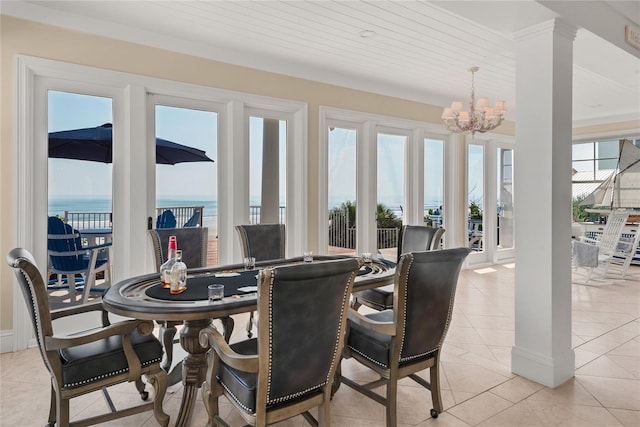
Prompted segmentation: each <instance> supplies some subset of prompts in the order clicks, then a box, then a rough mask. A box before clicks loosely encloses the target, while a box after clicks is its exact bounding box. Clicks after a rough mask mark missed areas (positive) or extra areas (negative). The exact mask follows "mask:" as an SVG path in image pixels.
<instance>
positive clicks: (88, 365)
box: [7, 248, 169, 427]
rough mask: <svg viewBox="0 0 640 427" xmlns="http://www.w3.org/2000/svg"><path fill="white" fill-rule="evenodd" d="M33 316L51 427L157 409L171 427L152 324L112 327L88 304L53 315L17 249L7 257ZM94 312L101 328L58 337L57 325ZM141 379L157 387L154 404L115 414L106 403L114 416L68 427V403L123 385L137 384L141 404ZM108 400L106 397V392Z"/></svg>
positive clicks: (34, 271) (31, 264) (39, 281)
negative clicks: (46, 384) (47, 377)
mask: <svg viewBox="0 0 640 427" xmlns="http://www.w3.org/2000/svg"><path fill="white" fill-rule="evenodd" d="M7 263H8V264H9V266H10V267H11V268H12V269H13V271H14V273H15V275H16V277H17V279H18V284H19V287H20V290H21V291H22V294H23V296H24V300H25V302H26V305H27V309H28V311H29V314H30V317H31V320H32V324H33V329H34V333H35V337H36V340H37V342H38V346H39V347H40V354H41V355H42V359H43V361H44V364H45V366H46V368H47V370H48V371H49V374H50V375H51V407H50V410H49V419H48V423H47V427H54V425H55V426H57V427H68V426H73V425H93V424H98V423H103V422H106V421H109V420H113V419H117V418H121V417H125V416H129V415H133V414H138V413H141V412H145V411H148V410H151V409H153V413H154V416H155V418H156V420H157V422H158V424H160V425H161V426H167V425H168V424H169V416H168V415H167V414H166V413H165V412H164V411H163V409H162V400H163V398H164V395H165V392H166V389H167V374H166V373H165V372H164V371H163V370H162V368H161V367H160V361H161V360H162V346H161V345H160V342H158V340H157V339H156V338H155V337H154V336H153V335H152V334H151V332H152V330H153V323H152V322H149V321H141V320H127V321H122V322H118V323H114V324H109V321H108V316H107V314H108V313H107V312H106V311H104V310H103V309H102V303H101V302H97V303H90V304H84V305H80V306H75V307H69V308H64V309H60V310H54V311H50V309H49V300H48V297H47V289H46V286H45V283H44V280H43V278H42V275H41V274H40V272H39V271H38V267H37V266H36V264H35V261H34V259H33V256H32V255H31V254H30V253H29V252H28V251H27V250H25V249H22V248H16V249H13V250H12V251H11V252H9V254H8V255H7ZM91 311H98V312H102V323H103V326H102V327H101V328H94V329H89V330H87V331H83V332H80V333H74V334H71V335H65V336H61V335H55V334H54V330H53V323H52V321H53V320H56V319H60V318H62V317H66V316H73V315H77V314H81V313H88V312H91ZM142 375H145V376H146V377H147V379H148V381H149V382H150V383H151V384H152V385H153V389H154V392H155V393H154V395H155V397H154V401H153V402H149V403H143V404H141V405H138V406H135V407H131V408H126V409H121V410H119V411H116V410H115V408H114V407H113V404H112V402H111V401H110V399H108V403H109V406H110V407H111V410H112V412H109V413H106V414H102V415H98V416H95V417H91V418H87V419H84V420H81V421H76V422H73V423H70V422H69V401H70V400H71V399H72V398H74V397H78V396H82V395H84V394H86V393H89V392H93V391H100V390H103V391H105V388H106V387H109V386H112V385H115V384H119V383H122V382H125V381H129V382H131V381H135V382H136V387H137V388H138V391H139V392H140V396H141V397H142V399H143V400H146V399H147V398H148V393H147V392H146V391H144V383H143V382H142V379H141V378H142ZM105 396H107V397H108V393H106V391H105Z"/></svg>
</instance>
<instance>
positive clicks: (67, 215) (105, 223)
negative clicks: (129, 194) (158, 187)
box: [63, 206, 204, 230]
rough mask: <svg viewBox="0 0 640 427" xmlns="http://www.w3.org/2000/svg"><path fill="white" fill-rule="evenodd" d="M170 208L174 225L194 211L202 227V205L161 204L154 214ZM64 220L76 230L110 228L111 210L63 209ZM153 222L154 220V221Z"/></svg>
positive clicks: (111, 221) (187, 219) (187, 218)
mask: <svg viewBox="0 0 640 427" xmlns="http://www.w3.org/2000/svg"><path fill="white" fill-rule="evenodd" d="M165 210H170V211H172V212H173V214H174V215H175V217H176V226H177V227H182V226H183V224H185V223H186V222H187V221H189V218H191V216H192V215H193V214H195V213H196V212H200V219H199V222H198V225H199V226H200V227H202V218H203V216H204V206H162V207H157V208H156V216H157V215H160V214H161V213H162V212H164V211H165ZM63 220H64V222H65V223H67V224H69V225H70V226H72V227H73V228H75V229H77V230H85V229H87V228H111V227H112V225H113V215H112V213H111V212H71V211H64V218H63ZM154 224H155V222H154Z"/></svg>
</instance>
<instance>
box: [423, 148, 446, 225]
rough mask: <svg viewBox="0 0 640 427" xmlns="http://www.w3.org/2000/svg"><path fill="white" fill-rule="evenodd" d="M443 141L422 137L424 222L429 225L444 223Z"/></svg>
mask: <svg viewBox="0 0 640 427" xmlns="http://www.w3.org/2000/svg"><path fill="white" fill-rule="evenodd" d="M443 168H444V141H443V140H441V139H429V138H425V139H424V222H425V225H428V226H430V227H445V224H444V206H443V205H444V180H443V178H444V169H443Z"/></svg>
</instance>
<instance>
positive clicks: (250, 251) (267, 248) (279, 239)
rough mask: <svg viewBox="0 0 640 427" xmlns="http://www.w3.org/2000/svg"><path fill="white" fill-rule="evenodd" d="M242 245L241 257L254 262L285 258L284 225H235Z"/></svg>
mask: <svg viewBox="0 0 640 427" xmlns="http://www.w3.org/2000/svg"><path fill="white" fill-rule="evenodd" d="M236 230H237V231H238V235H239V236H240V242H241V243H242V254H243V255H242V256H243V257H254V258H255V259H256V261H267V260H272V259H282V258H284V257H285V228H284V224H251V225H236Z"/></svg>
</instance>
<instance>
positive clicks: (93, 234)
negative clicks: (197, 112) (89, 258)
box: [78, 228, 113, 246]
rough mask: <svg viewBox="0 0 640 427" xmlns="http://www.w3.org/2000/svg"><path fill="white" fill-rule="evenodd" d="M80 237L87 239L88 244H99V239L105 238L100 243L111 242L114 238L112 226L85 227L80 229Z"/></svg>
mask: <svg viewBox="0 0 640 427" xmlns="http://www.w3.org/2000/svg"><path fill="white" fill-rule="evenodd" d="M78 232H79V233H80V237H82V238H85V239H87V245H88V246H95V245H97V244H98V239H103V240H102V241H101V242H100V243H109V242H111V240H112V234H113V229H112V228H85V229H84V230H78Z"/></svg>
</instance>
